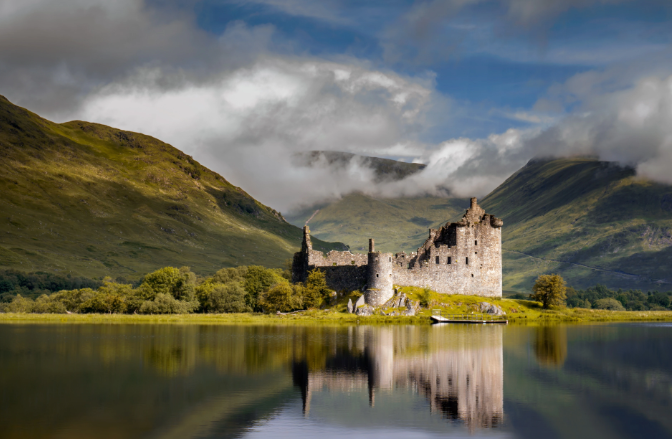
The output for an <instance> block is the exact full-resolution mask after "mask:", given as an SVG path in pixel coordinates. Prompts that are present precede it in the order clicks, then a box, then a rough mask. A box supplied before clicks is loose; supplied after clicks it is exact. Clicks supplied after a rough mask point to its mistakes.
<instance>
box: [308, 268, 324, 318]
mask: <svg viewBox="0 0 672 439" xmlns="http://www.w3.org/2000/svg"><path fill="white" fill-rule="evenodd" d="M329 294H331V289H330V288H329V287H328V286H327V280H326V278H325V276H324V272H322V271H320V270H318V269H317V268H316V269H314V270H312V271H311V272H310V273H308V279H306V287H305V291H304V293H303V297H304V300H305V305H306V306H307V307H309V308H317V307H319V306H320V305H321V304H322V302H324V301H325V300H328V299H329Z"/></svg>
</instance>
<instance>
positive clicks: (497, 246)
mask: <svg viewBox="0 0 672 439" xmlns="http://www.w3.org/2000/svg"><path fill="white" fill-rule="evenodd" d="M503 224H504V223H503V221H502V220H501V219H499V218H497V217H495V216H493V215H490V214H487V213H485V211H484V210H483V209H482V208H481V207H480V206H479V205H478V203H477V202H476V198H472V199H471V206H470V207H469V209H467V211H466V212H465V214H464V216H463V217H462V219H461V220H460V221H459V222H456V223H450V222H448V223H446V224H444V225H443V226H442V227H441V228H439V229H429V237H428V238H427V240H426V241H425V243H424V244H423V245H422V246H421V247H420V248H418V251H417V252H413V253H411V254H406V253H404V252H401V253H396V254H392V253H381V252H376V251H375V247H374V242H373V239H370V240H369V252H368V254H366V255H364V254H355V253H350V252H349V251H345V252H338V251H334V250H332V251H330V252H329V253H327V254H326V255H325V254H324V253H322V252H320V251H317V250H313V247H312V243H311V241H310V229H309V228H308V226H305V227H304V228H303V244H302V246H301V251H300V252H297V253H296V254H294V261H293V264H292V280H293V281H294V282H303V281H305V280H306V278H307V276H308V272H309V271H311V270H313V269H315V268H318V269H320V270H321V271H323V272H324V273H325V277H326V280H327V284H328V285H329V287H330V288H333V289H334V290H356V289H364V288H365V293H364V296H365V300H366V303H367V304H368V305H371V306H381V305H382V304H384V303H385V302H387V301H388V300H389V299H391V298H392V296H394V285H398V286H415V287H421V288H424V287H428V288H430V289H432V290H434V291H436V292H438V293H442V294H468V295H474V296H483V297H502V233H501V231H502V225H503Z"/></svg>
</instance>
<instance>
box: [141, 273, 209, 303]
mask: <svg viewBox="0 0 672 439" xmlns="http://www.w3.org/2000/svg"><path fill="white" fill-rule="evenodd" d="M195 287H196V276H195V275H194V274H193V273H191V271H189V267H182V268H179V269H178V268H174V267H164V268H161V269H159V270H156V271H155V272H153V273H150V274H148V275H147V276H145V278H144V280H143V282H142V285H140V289H142V290H143V291H142V293H141V295H142V296H143V297H145V299H146V300H150V301H151V300H153V299H154V298H155V297H156V295H158V294H170V295H171V296H173V297H174V298H175V299H177V300H183V301H186V302H190V301H191V300H193V298H194V293H195Z"/></svg>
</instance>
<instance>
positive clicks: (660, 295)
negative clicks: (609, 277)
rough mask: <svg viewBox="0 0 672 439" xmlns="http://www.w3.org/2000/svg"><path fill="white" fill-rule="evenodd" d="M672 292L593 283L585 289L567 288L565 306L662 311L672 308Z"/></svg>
mask: <svg viewBox="0 0 672 439" xmlns="http://www.w3.org/2000/svg"><path fill="white" fill-rule="evenodd" d="M671 296H672V292H659V291H649V292H646V293H645V292H642V291H639V290H626V291H624V290H621V289H620V288H619V289H618V290H610V289H609V288H607V287H606V286H604V285H595V286H594V287H590V288H588V289H585V290H575V289H574V288H571V287H570V288H567V306H569V307H571V308H592V309H611V310H614V311H623V310H626V311H647V310H651V311H664V310H670V309H672V301H671V300H670V299H671V298H672V297H671Z"/></svg>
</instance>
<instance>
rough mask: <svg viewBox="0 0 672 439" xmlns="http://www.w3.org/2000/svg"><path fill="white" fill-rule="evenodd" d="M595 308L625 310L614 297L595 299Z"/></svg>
mask: <svg viewBox="0 0 672 439" xmlns="http://www.w3.org/2000/svg"><path fill="white" fill-rule="evenodd" d="M595 309H608V310H610V311H625V308H624V307H623V305H622V304H621V302H619V301H618V300H616V299H612V298H610V297H609V298H606V299H599V300H597V301H595Z"/></svg>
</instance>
